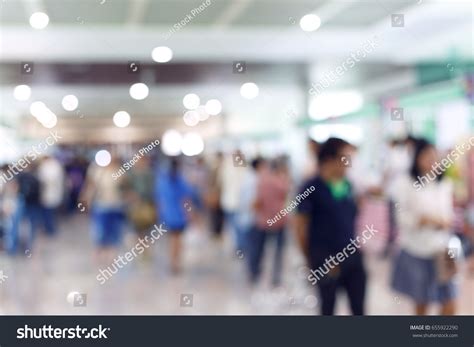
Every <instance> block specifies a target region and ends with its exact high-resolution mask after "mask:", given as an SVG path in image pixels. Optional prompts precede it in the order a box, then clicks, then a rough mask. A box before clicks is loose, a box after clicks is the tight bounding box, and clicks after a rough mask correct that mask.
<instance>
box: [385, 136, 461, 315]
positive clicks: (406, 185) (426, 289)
mask: <svg viewBox="0 0 474 347" xmlns="http://www.w3.org/2000/svg"><path fill="white" fill-rule="evenodd" d="M437 160H438V155H437V152H436V149H435V148H434V146H433V145H432V144H430V143H429V142H428V141H426V140H417V142H416V144H415V151H414V158H413V164H412V166H411V170H410V175H409V177H404V178H401V179H400V180H399V181H398V183H397V189H396V190H395V191H396V193H395V196H396V204H395V205H396V207H397V210H398V214H397V222H398V225H399V228H400V248H401V250H400V253H399V255H398V257H397V259H396V261H395V267H394V273H393V279H392V286H393V288H394V289H395V290H396V291H398V292H401V293H402V294H405V295H407V296H409V297H410V298H412V299H413V300H414V302H415V305H416V308H415V312H416V314H417V315H424V314H426V313H427V309H428V305H429V303H432V302H439V303H440V304H441V314H443V315H452V314H454V312H455V302H454V299H455V297H456V291H457V290H456V286H455V283H454V281H453V277H452V276H450V277H449V278H446V276H441V273H442V272H444V273H445V271H443V269H442V267H443V266H440V264H441V265H442V264H446V263H445V262H444V261H445V260H446V259H447V257H446V255H447V253H448V251H447V249H448V243H449V239H450V237H451V235H452V227H451V225H452V221H453V197H452V186H451V183H450V182H449V181H448V180H447V179H443V175H442V173H441V174H438V173H436V172H435V171H434V170H433V167H434V165H435V164H436V162H437ZM422 182H423V183H422ZM440 259H441V260H442V261H439V260H440ZM442 277H443V278H442Z"/></svg>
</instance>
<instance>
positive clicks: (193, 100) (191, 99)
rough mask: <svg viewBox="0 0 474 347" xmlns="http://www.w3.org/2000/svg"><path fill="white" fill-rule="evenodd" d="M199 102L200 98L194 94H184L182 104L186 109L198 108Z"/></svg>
mask: <svg viewBox="0 0 474 347" xmlns="http://www.w3.org/2000/svg"><path fill="white" fill-rule="evenodd" d="M200 102H201V100H200V99H199V96H197V95H196V94H186V95H185V97H184V98H183V105H184V107H186V108H187V109H188V110H195V109H196V108H198V106H199V103H200Z"/></svg>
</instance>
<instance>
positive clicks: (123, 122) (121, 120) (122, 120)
mask: <svg viewBox="0 0 474 347" xmlns="http://www.w3.org/2000/svg"><path fill="white" fill-rule="evenodd" d="M114 124H115V125H116V126H117V127H119V128H125V127H126V126H128V125H129V124H130V115H129V114H128V113H127V112H125V111H118V112H117V113H115V114H114Z"/></svg>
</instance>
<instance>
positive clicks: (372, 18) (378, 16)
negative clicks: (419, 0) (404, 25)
mask: <svg viewBox="0 0 474 347" xmlns="http://www.w3.org/2000/svg"><path fill="white" fill-rule="evenodd" d="M415 4H416V0H397V1H394V0H384V1H382V0H365V1H352V3H351V4H350V5H349V6H348V7H347V8H346V9H344V10H343V11H341V12H339V13H338V14H337V15H336V16H334V18H332V19H331V20H329V21H328V23H327V24H328V25H329V26H360V27H364V26H370V25H372V24H375V23H376V22H378V21H380V20H382V19H384V18H388V19H389V18H390V15H391V14H395V13H403V10H404V9H405V8H407V7H408V6H413V5H415Z"/></svg>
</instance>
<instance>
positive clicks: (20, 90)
mask: <svg viewBox="0 0 474 347" xmlns="http://www.w3.org/2000/svg"><path fill="white" fill-rule="evenodd" d="M30 96H31V88H30V87H29V86H27V85H26V84H21V85H19V86H16V87H15V89H14V90H13V97H14V98H15V99H17V100H18V101H26V100H28V99H29V98H30Z"/></svg>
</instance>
